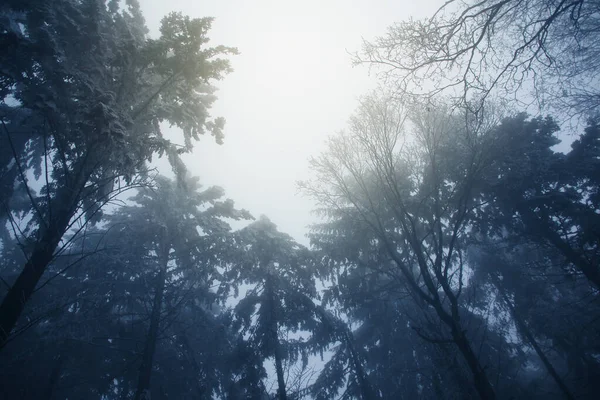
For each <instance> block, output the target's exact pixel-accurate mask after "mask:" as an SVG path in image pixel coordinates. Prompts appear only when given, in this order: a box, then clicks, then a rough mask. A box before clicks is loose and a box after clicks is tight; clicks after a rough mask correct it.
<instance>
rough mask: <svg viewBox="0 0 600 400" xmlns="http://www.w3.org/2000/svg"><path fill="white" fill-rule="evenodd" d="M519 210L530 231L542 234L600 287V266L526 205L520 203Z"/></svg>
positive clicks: (538, 234)
mask: <svg viewBox="0 0 600 400" xmlns="http://www.w3.org/2000/svg"><path fill="white" fill-rule="evenodd" d="M517 211H518V212H519V213H520V214H521V216H522V218H523V222H524V223H525V226H526V229H527V231H528V233H530V234H532V235H535V236H541V237H542V238H543V239H546V240H547V241H548V242H549V243H550V244H552V245H553V246H554V247H556V249H557V250H558V251H560V253H561V254H562V255H563V256H564V257H565V259H566V260H567V261H568V262H570V263H571V264H573V265H574V266H575V267H577V268H578V269H579V270H580V271H581V272H582V273H583V275H584V276H585V277H586V278H587V279H588V280H589V281H590V283H592V284H593V285H594V286H595V287H596V289H600V267H599V266H598V265H594V264H592V263H590V262H589V261H587V260H586V259H585V257H583V256H582V255H581V254H580V253H578V252H577V251H576V250H575V249H573V248H572V247H571V245H570V244H569V243H568V242H567V241H565V240H564V239H563V238H562V237H560V235H559V234H558V233H557V232H556V231H555V230H554V229H552V227H551V226H549V225H548V223H547V221H545V220H543V219H542V218H540V217H538V216H537V215H535V213H534V212H533V211H531V210H530V209H529V208H528V207H527V206H525V205H519V206H518V207H517Z"/></svg>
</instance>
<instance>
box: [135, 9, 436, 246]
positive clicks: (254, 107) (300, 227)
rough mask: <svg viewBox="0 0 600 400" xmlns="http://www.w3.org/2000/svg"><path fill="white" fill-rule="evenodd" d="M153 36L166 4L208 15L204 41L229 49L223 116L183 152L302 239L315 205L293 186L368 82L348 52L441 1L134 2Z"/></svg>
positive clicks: (204, 177) (242, 201)
mask: <svg viewBox="0 0 600 400" xmlns="http://www.w3.org/2000/svg"><path fill="white" fill-rule="evenodd" d="M139 1H140V3H141V5H142V9H143V11H144V15H145V17H146V22H147V25H148V27H149V29H150V31H151V35H153V36H157V35H158V27H159V23H160V19H161V18H162V17H163V16H164V15H166V14H167V13H169V12H171V11H181V12H183V13H184V14H186V15H189V16H191V17H207V16H210V17H215V18H216V20H215V21H214V24H213V29H212V31H211V32H210V38H211V44H212V45H220V44H222V45H226V46H233V47H237V48H238V49H239V51H240V53H241V54H240V55H238V56H234V57H232V59H231V61H232V66H233V68H234V70H235V71H234V72H233V73H232V74H230V75H229V76H227V77H226V78H225V80H223V81H221V82H217V86H218V87H219V92H218V93H217V95H218V97H219V100H218V102H217V103H216V104H215V107H214V108H213V111H212V114H213V115H214V116H223V117H225V119H226V120H227V124H226V127H225V135H226V136H225V144H223V145H222V146H218V145H216V144H214V143H213V141H212V140H211V138H210V137H209V136H207V137H205V138H203V139H202V141H201V142H199V143H198V144H197V145H196V149H195V151H194V153H193V154H192V155H190V156H186V158H185V161H186V162H187V164H188V166H189V168H190V169H191V172H192V173H193V174H194V175H198V176H200V178H201V181H202V182H203V183H204V184H205V185H219V186H222V187H224V188H225V190H226V194H227V196H228V197H230V198H232V199H233V200H235V202H236V204H237V205H238V207H243V208H246V209H248V210H249V211H251V212H252V213H253V214H254V215H255V216H259V215H260V214H265V215H267V216H268V217H269V218H270V219H271V220H272V221H273V222H274V223H276V224H277V225H278V227H279V229H280V230H281V231H284V232H287V233H289V234H290V235H292V236H293V237H294V238H296V240H298V241H300V242H302V243H305V244H307V243H308V241H307V239H306V238H305V234H306V233H307V228H306V226H307V225H308V224H310V223H311V222H312V221H313V220H314V219H313V217H312V216H311V214H310V211H311V209H312V208H313V205H312V204H311V202H310V200H309V199H306V198H303V197H302V195H301V194H299V193H298V191H297V187H296V182H297V181H298V180H303V179H306V178H308V176H309V170H308V159H309V157H310V156H311V155H314V156H316V155H318V153H319V152H320V150H322V149H323V142H324V139H325V138H326V137H327V136H328V135H331V134H334V133H335V132H337V131H339V130H341V129H343V128H344V127H345V124H346V121H347V120H348V117H349V116H350V114H351V113H352V111H353V110H354V108H355V107H356V105H357V98H358V97H359V96H360V95H362V94H365V93H367V92H368V91H369V90H370V89H372V88H374V87H375V85H376V80H375V78H374V77H373V76H369V72H368V69H367V68H366V67H352V65H351V62H350V56H349V54H348V52H353V51H356V50H359V49H360V47H361V43H362V38H365V39H372V38H374V37H375V36H377V35H380V34H383V33H384V32H385V29H386V27H388V26H389V25H391V24H392V23H394V22H397V21H401V20H403V19H406V18H409V17H411V16H412V17H415V18H420V17H426V16H430V15H431V14H432V12H433V11H434V10H435V9H436V8H437V7H438V6H439V5H441V4H442V1H440V0H425V1H418V2H416V1H410V0H396V1H383V0H371V1H367V0H361V1H358V0H354V1H353V0H347V1H342V0H321V1H317V0H302V1H286V0H279V1H276V0H205V1H199V0H168V1H165V0H139Z"/></svg>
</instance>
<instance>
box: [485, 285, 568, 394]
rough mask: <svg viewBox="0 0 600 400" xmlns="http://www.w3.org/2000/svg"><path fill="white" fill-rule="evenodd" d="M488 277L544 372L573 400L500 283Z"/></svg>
mask: <svg viewBox="0 0 600 400" xmlns="http://www.w3.org/2000/svg"><path fill="white" fill-rule="evenodd" d="M490 276H491V278H492V281H493V282H494V285H495V286H496V288H497V289H498V292H499V293H500V297H502V300H504V302H505V303H506V305H507V306H508V308H509V310H510V312H511V314H512V317H513V319H514V320H515V323H516V325H517V329H518V330H519V333H521V335H523V336H524V337H525V338H526V339H527V341H528V342H529V344H530V345H531V347H533V349H534V350H535V352H536V354H537V355H538V357H539V358H540V360H541V361H542V364H544V367H545V368H546V371H548V373H549V374H550V376H551V377H552V379H554V382H555V383H556V385H557V386H558V387H559V389H560V391H561V392H562V393H563V394H564V396H565V398H567V399H569V400H575V396H573V394H572V393H571V391H570V390H569V388H568V387H567V385H566V384H565V382H564V381H563V380H562V378H561V377H560V375H559V374H558V372H557V371H556V369H554V366H553V365H552V363H551V362H550V360H548V357H546V354H544V351H543V350H542V349H541V348H540V346H539V344H538V342H537V340H536V339H535V337H534V336H533V334H532V333H531V331H530V330H529V327H528V326H527V323H526V322H525V320H523V318H521V316H520V315H519V313H518V312H517V310H516V309H515V307H514V306H513V304H512V302H511V301H510V299H509V298H508V296H507V295H506V292H505V291H504V287H502V283H501V282H500V280H499V279H498V278H497V277H496V276H494V275H493V274H490Z"/></svg>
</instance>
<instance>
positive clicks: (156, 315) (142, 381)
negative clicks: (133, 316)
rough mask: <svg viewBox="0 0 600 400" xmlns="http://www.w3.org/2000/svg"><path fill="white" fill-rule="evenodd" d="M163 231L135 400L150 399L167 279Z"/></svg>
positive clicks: (166, 250) (165, 246)
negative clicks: (158, 267)
mask: <svg viewBox="0 0 600 400" xmlns="http://www.w3.org/2000/svg"><path fill="white" fill-rule="evenodd" d="M165 231H166V229H164V230H163V235H162V236H163V237H162V238H161V242H162V243H161V244H160V246H161V247H162V248H161V249H160V250H159V252H160V254H159V257H160V269H159V271H158V276H157V278H156V290H155V293H154V302H153V304H152V313H151V315H150V327H149V328H148V334H147V336H146V343H145V345H144V353H143V354H142V364H141V365H140V372H139V376H138V385H137V390H136V392H135V396H134V399H135V400H150V379H151V377H152V366H153V359H154V353H155V351H156V342H157V339H158V328H159V325H160V313H161V310H162V304H163V296H164V291H165V282H166V279H167V264H168V262H169V246H168V240H167V235H166V232H165Z"/></svg>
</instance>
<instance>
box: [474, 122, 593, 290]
mask: <svg viewBox="0 0 600 400" xmlns="http://www.w3.org/2000/svg"><path fill="white" fill-rule="evenodd" d="M497 130H498V136H499V137H501V138H502V139H501V140H500V141H499V142H497V143H496V147H495V150H494V151H495V152H497V154H498V156H497V157H496V160H495V162H494V163H493V164H491V165H490V168H489V169H488V173H489V175H488V176H487V179H486V182H487V184H486V185H485V188H484V190H483V192H482V193H483V196H484V198H485V201H486V203H487V204H488V206H487V207H486V209H485V212H484V213H482V214H481V218H480V223H478V229H479V230H480V232H481V233H482V234H496V235H497V234H498V232H499V230H502V229H508V231H510V232H515V233H516V232H520V234H521V235H523V236H525V237H527V238H528V240H533V241H535V242H538V243H540V244H542V245H544V246H548V247H550V248H554V249H556V250H557V251H559V252H560V254H562V256H563V257H564V259H565V260H567V261H568V262H569V263H570V264H571V265H572V266H573V267H574V268H575V269H576V271H578V273H580V274H582V275H583V276H584V277H585V278H586V279H587V280H588V281H589V282H590V284H592V285H594V286H595V287H596V288H600V266H599V264H598V263H599V260H600V230H599V229H598V227H599V226H600V216H599V215H598V212H597V210H598V209H599V208H600V197H599V196H598V194H599V191H600V185H599V184H600V181H599V179H598V171H599V167H600V165H599V164H598V163H599V161H598V157H597V155H598V154H599V153H600V147H599V146H600V141H599V137H600V136H599V135H600V129H599V126H598V124H597V122H596V121H595V120H591V121H590V125H589V126H588V127H587V128H586V130H585V133H584V134H583V135H581V137H580V138H579V139H578V140H576V141H575V142H573V144H572V148H571V151H570V152H569V153H567V154H562V153H559V152H555V151H553V150H552V146H554V145H556V144H558V143H559V142H560V141H559V140H558V139H557V137H556V135H557V133H558V126H557V125H556V123H555V122H554V120H553V119H552V118H534V119H531V120H527V116H526V115H525V114H521V115H518V116H516V117H514V118H507V119H505V120H504V121H503V122H502V123H501V124H500V125H499V126H498V127H497Z"/></svg>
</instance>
